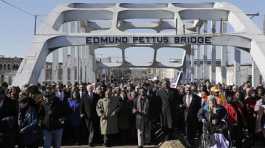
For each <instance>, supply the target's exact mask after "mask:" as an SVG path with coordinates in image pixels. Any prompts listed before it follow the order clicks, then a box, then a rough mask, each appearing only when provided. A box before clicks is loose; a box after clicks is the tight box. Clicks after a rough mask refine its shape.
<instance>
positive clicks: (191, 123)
mask: <svg viewBox="0 0 265 148" xmlns="http://www.w3.org/2000/svg"><path fill="white" fill-rule="evenodd" d="M183 107H184V117H185V126H186V129H185V130H186V136H187V140H188V142H189V144H190V145H191V146H192V145H193V142H194V138H195V136H196V134H197V132H198V129H200V122H199V121H198V118H197V113H198V111H199V110H200V108H201V98H200V97H199V96H198V95H196V94H194V93H193V92H191V86H190V85H187V86H185V95H184V97H183Z"/></svg>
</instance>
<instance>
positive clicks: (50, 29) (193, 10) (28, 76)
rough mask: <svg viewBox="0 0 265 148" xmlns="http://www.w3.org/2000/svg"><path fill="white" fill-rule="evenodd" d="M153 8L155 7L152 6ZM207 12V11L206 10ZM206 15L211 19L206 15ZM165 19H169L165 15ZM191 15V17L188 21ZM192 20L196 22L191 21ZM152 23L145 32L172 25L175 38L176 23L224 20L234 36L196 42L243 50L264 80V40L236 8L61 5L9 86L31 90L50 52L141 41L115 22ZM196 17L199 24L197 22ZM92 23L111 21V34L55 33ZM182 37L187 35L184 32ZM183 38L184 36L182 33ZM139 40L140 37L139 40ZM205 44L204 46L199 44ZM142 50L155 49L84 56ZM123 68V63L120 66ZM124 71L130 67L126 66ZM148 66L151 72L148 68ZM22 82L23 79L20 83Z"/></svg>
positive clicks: (218, 5) (220, 5) (218, 4)
mask: <svg viewBox="0 0 265 148" xmlns="http://www.w3.org/2000/svg"><path fill="white" fill-rule="evenodd" d="M153 5H156V4H153ZM206 8H207V9H206ZM147 10H148V12H156V13H158V14H155V15H153V16H152V15H151V14H152V13H147V14H146V15H143V16H142V15H139V14H140V13H139V11H142V12H145V11H147ZM210 12H211V13H210ZM167 14H170V15H167ZM194 14H196V15H194ZM195 16H197V17H195ZM146 17H155V18H159V17H162V19H161V20H160V21H158V22H156V23H158V24H157V25H154V26H148V27H151V28H154V27H155V28H156V27H158V28H159V29H162V30H163V29H167V28H170V27H172V26H173V25H175V26H176V27H177V28H176V30H177V31H176V33H177V35H179V33H181V31H180V30H181V29H179V28H181V27H182V24H183V22H182V20H185V19H213V20H216V19H223V20H227V21H228V22H229V23H230V24H231V25H232V26H233V27H234V28H235V30H236V32H235V33H233V34H203V35H200V36H202V37H205V36H208V37H211V43H209V44H208V45H216V46H233V47H238V48H241V49H243V50H246V51H248V52H249V53H250V55H251V56H252V58H253V60H254V61H255V63H256V64H257V66H258V68H259V70H260V72H261V74H262V76H263V77H265V65H264V59H265V51H264V50H262V49H264V48H265V37H264V36H263V35H260V34H261V31H260V30H258V28H257V27H256V26H255V24H254V23H253V22H252V21H251V20H250V19H249V18H248V17H247V16H246V15H244V13H243V12H242V11H240V10H239V9H238V8H237V7H235V6H233V5H231V4H229V3H226V2H216V3H210V4H196V5H195V4H194V5H190V4H177V3H175V4H171V3H169V4H167V5H164V4H163V5H157V6H154V7H152V8H150V7H149V6H148V5H147V7H146V8H145V7H144V8H143V6H141V7H140V8H139V7H138V5H135V4H106V5H97V4H91V5H90V4H82V3H78V4H67V5H62V6H59V7H57V8H56V9H55V10H54V11H52V12H51V13H50V14H49V15H48V18H47V20H46V22H45V23H44V25H43V28H42V30H41V31H40V33H39V34H38V35H37V36H35V37H34V41H33V43H32V48H31V49H30V50H29V51H28V52H27V55H26V57H25V58H24V60H23V62H22V63H21V65H20V67H19V70H18V72H17V74H16V77H15V80H14V81H13V82H14V83H13V84H14V85H17V86H22V85H24V84H28V83H33V84H36V83H37V80H38V77H39V75H40V71H41V68H42V65H43V64H44V63H45V60H46V57H47V56H48V54H49V53H50V52H52V51H54V50H55V49H58V48H61V47H67V46H80V45H88V44H87V37H93V36H114V37H118V36H127V37H128V38H133V37H134V36H138V37H142V36H143V35H139V34H137V33H130V34H128V33H126V32H123V31H122V30H120V29H119V28H118V25H117V22H118V21H119V20H120V19H131V18H132V19H133V18H146ZM198 17H199V18H198ZM93 19H101V20H111V24H112V25H111V28H110V29H108V30H104V31H101V32H93V33H83V34H71V35H69V34H68V35H65V34H62V33H60V32H59V31H58V30H59V28H60V26H61V25H62V24H63V23H64V22H69V21H89V20H93ZM166 19H177V20H178V21H177V22H174V21H173V23H172V22H168V21H167V20H166ZM187 32H188V31H187ZM182 33H184V32H182ZM147 36H152V37H168V38H174V37H176V35H174V34H161V33H152V34H148V35H147ZM189 36H196V34H191V33H188V34H182V37H189ZM143 37H144V36H143ZM205 44H207V43H205ZM137 46H145V47H152V48H157V47H156V46H157V44H152V43H150V44H143V43H135V44H110V45H105V44H104V45H101V44H97V45H89V47H90V50H95V49H97V48H100V47H118V48H121V49H124V48H128V47H137ZM161 46H162V47H179V46H181V47H183V48H184V49H186V52H189V49H190V48H189V46H188V45H185V44H174V43H168V44H163V45H161ZM123 62H126V61H123ZM127 66H130V65H127ZM151 66H155V65H154V64H153V65H151ZM21 78H23V79H21Z"/></svg>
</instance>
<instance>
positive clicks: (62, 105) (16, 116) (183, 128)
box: [0, 79, 265, 148]
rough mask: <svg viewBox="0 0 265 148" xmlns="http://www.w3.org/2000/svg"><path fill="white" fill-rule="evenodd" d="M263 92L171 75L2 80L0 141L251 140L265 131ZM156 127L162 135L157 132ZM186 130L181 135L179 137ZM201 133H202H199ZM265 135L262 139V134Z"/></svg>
mask: <svg viewBox="0 0 265 148" xmlns="http://www.w3.org/2000/svg"><path fill="white" fill-rule="evenodd" d="M264 113H265V91H264V87H263V86H262V85H260V86H258V87H255V88H254V87H252V86H251V84H250V83H249V82H246V83H245V84H244V85H242V86H235V85H231V86H228V85H223V84H211V83H210V82H209V81H202V82H198V83H190V84H180V85H178V86H177V87H176V88H171V87H170V82H169V81H168V80H166V79H165V80H161V81H159V80H156V81H150V80H139V81H130V80H128V81H126V82H119V83H118V82H100V81H99V82H97V83H82V84H78V83H76V84H66V85H63V84H60V83H57V84H56V83H52V84H43V85H40V84H39V85H26V86H24V87H22V88H19V87H16V86H8V85H7V84H6V83H3V84H2V85H1V86H0V147H1V148H13V147H14V146H15V145H18V146H19V148H36V147H38V146H43V147H44V148H50V147H51V146H53V147H54V148H59V147H60V146H61V145H62V144H64V145H81V144H82V145H84V144H87V145H89V146H90V147H93V146H94V145H98V144H103V145H104V146H106V147H110V146H112V145H128V144H134V143H137V144H138V147H139V148H142V147H143V146H144V145H146V144H154V143H155V144H157V143H160V142H163V141H166V140H174V139H183V141H182V142H183V144H185V146H187V147H198V146H199V145H200V144H198V143H197V142H198V141H199V143H202V142H201V141H202V140H203V139H202V138H201V137H202V135H203V136H205V135H206V136H209V138H204V139H206V140H207V142H208V144H209V145H208V146H209V147H211V146H216V147H217V148H226V147H227V148H228V147H231V146H232V145H233V146H235V147H237V148H242V147H251V146H253V145H254V144H255V142H256V140H257V139H258V138H257V137H261V138H264V137H265V115H264ZM158 133H159V134H158ZM180 137H183V138H180ZM198 139H199V140H198ZM262 141H264V139H262Z"/></svg>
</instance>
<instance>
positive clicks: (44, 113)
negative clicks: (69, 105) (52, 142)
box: [40, 96, 69, 130]
mask: <svg viewBox="0 0 265 148" xmlns="http://www.w3.org/2000/svg"><path fill="white" fill-rule="evenodd" d="M52 97H53V98H52V99H51V100H53V102H46V103H45V104H44V105H43V106H42V107H41V111H40V120H41V127H42V128H43V129H46V130H56V129H60V128H63V125H64V121H65V117H66V116H67V115H68V113H69V112H68V110H66V107H65V103H64V102H62V101H60V100H59V98H57V97H56V96H52Z"/></svg>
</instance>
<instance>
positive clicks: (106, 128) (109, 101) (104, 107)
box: [96, 97, 120, 135]
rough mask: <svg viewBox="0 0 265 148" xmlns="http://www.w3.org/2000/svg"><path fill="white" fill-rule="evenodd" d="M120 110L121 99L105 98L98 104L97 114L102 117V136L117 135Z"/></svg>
mask: <svg viewBox="0 0 265 148" xmlns="http://www.w3.org/2000/svg"><path fill="white" fill-rule="evenodd" d="M119 109H120V100H119V97H111V98H103V99H100V100H99V101H98V103H97V108H96V110H97V114H98V116H99V117H100V129H101V134H102V135H109V134H117V133H118V132H119V129H118V112H119Z"/></svg>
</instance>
